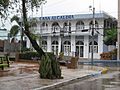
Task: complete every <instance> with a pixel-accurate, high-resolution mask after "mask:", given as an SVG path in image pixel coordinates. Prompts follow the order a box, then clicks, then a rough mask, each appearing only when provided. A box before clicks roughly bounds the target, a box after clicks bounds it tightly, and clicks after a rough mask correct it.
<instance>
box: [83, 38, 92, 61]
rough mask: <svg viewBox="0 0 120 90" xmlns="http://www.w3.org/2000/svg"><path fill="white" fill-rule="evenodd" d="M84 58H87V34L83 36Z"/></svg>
mask: <svg viewBox="0 0 120 90" xmlns="http://www.w3.org/2000/svg"><path fill="white" fill-rule="evenodd" d="M83 51H84V56H83V57H84V58H88V59H89V57H90V56H89V36H84V50H83Z"/></svg>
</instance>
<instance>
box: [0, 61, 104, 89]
mask: <svg viewBox="0 0 120 90" xmlns="http://www.w3.org/2000/svg"><path fill="white" fill-rule="evenodd" d="M38 67H39V65H37V64H28V63H13V64H12V65H11V67H10V68H9V69H6V70H5V71H4V72H3V71H0V90H43V89H44V90H48V88H49V89H52V88H55V87H60V86H63V85H66V84H69V83H73V82H76V81H78V80H83V79H85V78H89V77H91V76H93V75H96V74H101V72H102V71H103V70H104V69H103V68H101V67H91V66H80V65H79V66H78V69H67V68H66V67H64V66H61V70H62V76H63V77H64V78H63V79H55V80H50V79H40V78H39V73H38Z"/></svg>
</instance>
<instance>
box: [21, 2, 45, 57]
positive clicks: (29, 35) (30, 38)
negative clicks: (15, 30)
mask: <svg viewBox="0 0 120 90" xmlns="http://www.w3.org/2000/svg"><path fill="white" fill-rule="evenodd" d="M25 2H26V0H22V7H23V8H22V12H23V23H24V28H25V30H24V33H25V34H26V36H27V37H28V38H29V40H30V42H31V44H32V46H33V48H34V49H35V50H36V51H37V52H38V53H39V54H40V56H42V55H45V53H44V51H43V50H42V49H41V48H40V47H39V45H38V44H37V42H36V40H34V39H33V38H32V37H31V33H30V31H29V25H28V21H27V14H26V6H25Z"/></svg>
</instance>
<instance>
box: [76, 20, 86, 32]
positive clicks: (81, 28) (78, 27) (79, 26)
mask: <svg viewBox="0 0 120 90" xmlns="http://www.w3.org/2000/svg"><path fill="white" fill-rule="evenodd" d="M83 29H84V23H83V22H82V21H78V22H77V23H76V30H77V31H79V30H83Z"/></svg>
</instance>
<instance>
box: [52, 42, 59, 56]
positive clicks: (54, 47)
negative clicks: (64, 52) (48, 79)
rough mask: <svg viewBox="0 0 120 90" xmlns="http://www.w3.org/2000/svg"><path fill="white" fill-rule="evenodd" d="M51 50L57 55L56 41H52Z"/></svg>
mask: <svg viewBox="0 0 120 90" xmlns="http://www.w3.org/2000/svg"><path fill="white" fill-rule="evenodd" d="M52 51H53V53H54V54H55V55H58V41H53V42H52Z"/></svg>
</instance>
